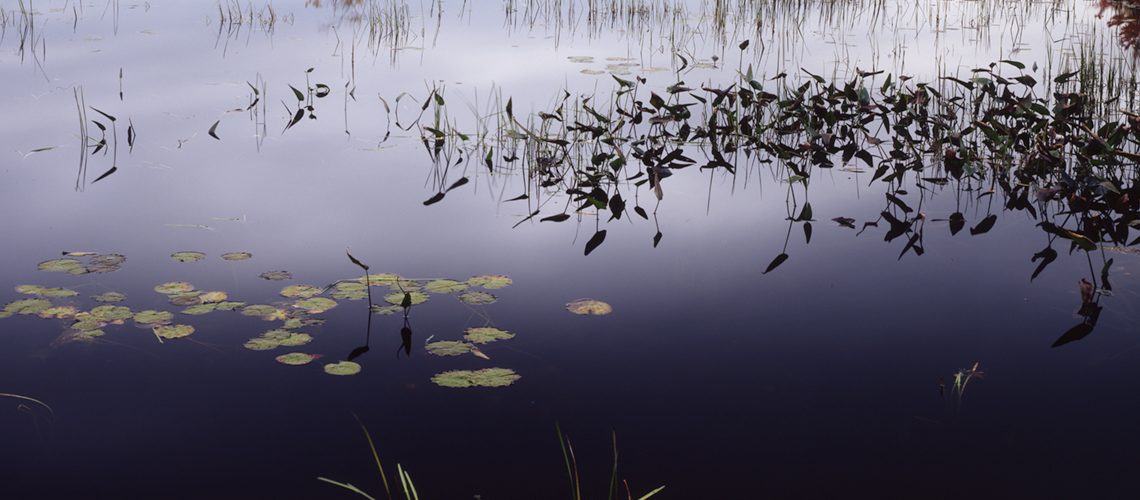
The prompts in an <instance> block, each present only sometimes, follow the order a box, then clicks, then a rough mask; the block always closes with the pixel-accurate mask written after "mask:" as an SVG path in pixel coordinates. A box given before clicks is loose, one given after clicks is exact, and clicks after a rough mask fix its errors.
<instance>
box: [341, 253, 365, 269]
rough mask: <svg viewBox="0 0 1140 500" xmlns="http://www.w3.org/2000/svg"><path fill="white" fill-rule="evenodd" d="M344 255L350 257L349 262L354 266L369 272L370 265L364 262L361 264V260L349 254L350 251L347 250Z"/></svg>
mask: <svg viewBox="0 0 1140 500" xmlns="http://www.w3.org/2000/svg"><path fill="white" fill-rule="evenodd" d="M344 253H345V255H348V260H350V261H352V263H353V264H356V265H358V266H360V268H361V269H363V270H365V271H367V270H368V265H367V264H365V263H363V262H360V260H359V259H357V258H356V257H353V256H352V254H351V253H348V250H345V251H344Z"/></svg>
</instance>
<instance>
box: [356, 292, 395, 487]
mask: <svg viewBox="0 0 1140 500" xmlns="http://www.w3.org/2000/svg"><path fill="white" fill-rule="evenodd" d="M365 276H367V274H365ZM370 307H371V306H370ZM369 314H371V313H369ZM352 417H353V418H355V419H356V423H357V424H360V430H362V431H364V437H365V438H367V439H368V449H370V450H372V459H373V460H375V461H376V469H377V470H379V471H380V480H381V481H383V482H384V493H385V494H387V495H388V500H392V490H391V489H390V488H389V487H388V475H387V474H385V473H384V466H383V465H381V464H380V455H379V454H378V453H376V446H375V444H374V443H373V442H372V434H370V433H369V432H368V428H367V427H365V426H364V422H361V421H360V417H358V416H356V414H355V413H353V414H352Z"/></svg>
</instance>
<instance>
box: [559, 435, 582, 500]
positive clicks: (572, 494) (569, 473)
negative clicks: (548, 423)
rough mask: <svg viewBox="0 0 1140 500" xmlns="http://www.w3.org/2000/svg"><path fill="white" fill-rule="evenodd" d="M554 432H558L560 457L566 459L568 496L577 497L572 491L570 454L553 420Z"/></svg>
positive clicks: (572, 479) (572, 480)
mask: <svg viewBox="0 0 1140 500" xmlns="http://www.w3.org/2000/svg"><path fill="white" fill-rule="evenodd" d="M554 432H556V433H558V445H559V446H561V447H562V459H563V460H565V461H566V477H568V478H570V498H577V497H578V496H577V494H576V493H575V491H574V471H573V469H571V468H570V454H569V453H567V452H566V441H565V440H563V439H562V427H560V426H559V425H558V422H557V421H556V422H554Z"/></svg>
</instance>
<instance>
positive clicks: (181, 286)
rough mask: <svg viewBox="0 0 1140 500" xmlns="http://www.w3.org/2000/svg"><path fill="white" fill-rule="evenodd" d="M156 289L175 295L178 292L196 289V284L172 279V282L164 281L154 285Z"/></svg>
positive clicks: (159, 291) (162, 292) (165, 293)
mask: <svg viewBox="0 0 1140 500" xmlns="http://www.w3.org/2000/svg"><path fill="white" fill-rule="evenodd" d="M154 291H156V292H158V293H161V294H163V295H174V294H176V293H186V292H191V291H194V285H191V284H189V283H187V282H185V281H171V282H170V283H163V284H161V285H158V286H156V287H154Z"/></svg>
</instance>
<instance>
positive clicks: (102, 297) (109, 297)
mask: <svg viewBox="0 0 1140 500" xmlns="http://www.w3.org/2000/svg"><path fill="white" fill-rule="evenodd" d="M91 298H93V299H95V301H96V302H104V303H112V302H122V301H124V300H127V296H126V295H123V294H121V293H119V292H106V293H101V294H99V295H94V296H92V297H91Z"/></svg>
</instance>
